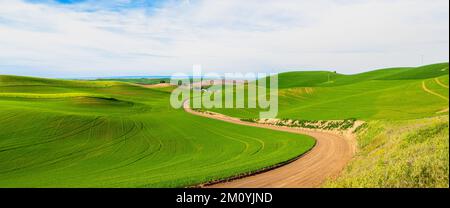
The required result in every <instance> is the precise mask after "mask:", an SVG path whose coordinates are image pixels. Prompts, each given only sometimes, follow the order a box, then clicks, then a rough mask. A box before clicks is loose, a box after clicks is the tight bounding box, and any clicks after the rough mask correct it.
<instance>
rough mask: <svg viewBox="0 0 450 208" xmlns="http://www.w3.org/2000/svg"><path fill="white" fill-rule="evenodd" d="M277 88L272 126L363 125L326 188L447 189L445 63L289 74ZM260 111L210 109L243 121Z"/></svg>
mask: <svg viewBox="0 0 450 208" xmlns="http://www.w3.org/2000/svg"><path fill="white" fill-rule="evenodd" d="M279 85H280V90H279V114H278V118H283V119H294V120H295V119H300V120H302V119H303V120H343V119H348V118H355V119H359V120H365V121H367V123H366V124H365V125H364V126H362V127H360V128H358V131H357V137H358V145H359V150H358V153H357V155H356V157H355V158H354V159H353V160H352V162H351V164H350V165H349V166H348V167H347V168H346V170H345V171H344V173H343V174H342V175H341V176H339V177H338V178H337V179H334V180H329V181H328V182H327V183H326V184H325V185H324V186H325V187H383V188H388V187H420V188H426V187H446V188H448V187H449V180H448V176H449V136H448V134H449V132H448V131H449V130H448V129H449V121H448V120H449V118H448V114H449V112H448V108H449V90H448V85H449V70H448V63H442V64H433V65H428V66H422V67H417V68H390V69H380V70H375V71H371V72H366V73H361V74H355V75H343V74H337V73H334V72H289V73H283V74H280V75H279ZM245 99H246V101H247V100H248V99H256V98H254V97H245ZM261 110H262V109H248V108H244V109H213V111H216V112H219V113H223V114H227V115H231V116H234V117H239V118H242V120H247V121H254V118H258V116H259V111H261Z"/></svg>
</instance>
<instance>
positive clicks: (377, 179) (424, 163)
mask: <svg viewBox="0 0 450 208" xmlns="http://www.w3.org/2000/svg"><path fill="white" fill-rule="evenodd" d="M448 119H449V118H448V116H443V117H435V118H426V119H416V120H405V121H370V122H369V123H368V124H367V125H366V126H365V127H364V128H361V129H360V130H359V131H358V133H357V135H358V144H359V152H358V154H357V156H356V157H355V158H354V159H353V161H352V162H351V164H350V165H349V166H348V167H347V168H346V170H345V171H344V173H343V174H342V175H341V176H340V177H339V178H338V179H335V180H330V181H328V182H327V183H326V184H325V187H381V188H389V187H404V188H408V187H409V188H432V187H441V188H448V187H449V181H448V176H449V146H448V145H449V136H448V135H449V132H448V129H449V128H448V127H449V120H448Z"/></svg>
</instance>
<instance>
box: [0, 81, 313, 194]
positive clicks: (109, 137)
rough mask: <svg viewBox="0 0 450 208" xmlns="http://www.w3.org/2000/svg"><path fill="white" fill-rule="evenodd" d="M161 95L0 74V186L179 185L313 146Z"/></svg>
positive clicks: (253, 167)
mask: <svg viewBox="0 0 450 208" xmlns="http://www.w3.org/2000/svg"><path fill="white" fill-rule="evenodd" d="M170 90H171V89H169V88H168V89H147V88H142V87H139V86H135V85H131V84H127V83H123V82H109V81H108V82H104V81H101V82H90V81H67V80H51V79H39V78H30V77H17V76H0V109H1V111H0V120H1V121H2V123H1V124H0V187H184V186H191V185H196V184H200V183H204V182H208V181H211V180H217V179H223V178H228V177H230V176H234V175H238V174H241V173H245V172H252V171H255V170H258V169H261V168H265V167H268V166H272V165H275V164H278V163H281V162H284V161H287V160H290V159H292V158H294V157H297V156H298V155H300V154H302V153H304V152H306V151H307V150H309V149H310V148H311V147H312V146H313V145H314V140H313V139H312V138H310V137H307V136H301V135H295V134H289V133H283V132H277V131H271V130H266V129H259V128H253V127H243V126H238V125H233V124H229V123H225V122H221V121H216V120H211V119H207V118H202V117H198V116H194V115H190V114H187V113H185V112H184V111H183V110H181V109H178V110H176V109H172V108H171V107H170V105H169V96H170Z"/></svg>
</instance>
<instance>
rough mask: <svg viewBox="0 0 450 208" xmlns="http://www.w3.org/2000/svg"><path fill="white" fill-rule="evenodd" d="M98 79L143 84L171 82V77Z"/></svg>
mask: <svg viewBox="0 0 450 208" xmlns="http://www.w3.org/2000/svg"><path fill="white" fill-rule="evenodd" d="M96 81H102V82H111V81H118V82H128V83H134V84H142V85H152V84H159V83H170V79H169V78H136V79H127V78H123V79H97V80H96Z"/></svg>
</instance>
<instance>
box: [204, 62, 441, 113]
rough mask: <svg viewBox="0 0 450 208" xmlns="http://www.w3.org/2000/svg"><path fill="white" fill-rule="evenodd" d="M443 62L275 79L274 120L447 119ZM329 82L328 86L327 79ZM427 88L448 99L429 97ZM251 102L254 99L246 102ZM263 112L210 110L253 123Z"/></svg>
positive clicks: (312, 73) (307, 73) (282, 75)
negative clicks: (277, 95)
mask: <svg viewBox="0 0 450 208" xmlns="http://www.w3.org/2000/svg"><path fill="white" fill-rule="evenodd" d="M448 73H449V72H448V63H443V64H434V65H429V66H423V67H418V68H391V69H381V70H376V71H371V72H366V73H362V74H356V75H342V74H335V73H333V72H289V73H284V74H280V75H279V86H280V90H279V113H278V118H292V119H299V120H339V119H348V118H356V119H360V120H379V119H394V120H403V119H415V118H423V117H432V116H436V115H448V112H443V113H438V112H441V111H442V110H443V109H445V108H448V88H445V87H443V86H440V85H438V84H437V82H436V80H435V79H438V80H440V82H441V83H444V84H446V85H447V86H448V79H449V78H448ZM329 75H330V79H329V81H328V76H329ZM423 82H425V83H426V86H427V88H429V89H430V90H432V91H433V92H436V93H438V94H440V95H442V96H444V97H446V98H447V99H443V98H442V97H439V96H436V95H433V94H430V93H428V92H426V91H425V90H424V89H423V88H422V84H423ZM245 99H246V101H247V99H256V98H247V97H246V98H245ZM261 110H262V109H249V108H244V109H213V111H216V112H219V113H222V114H226V115H230V116H234V117H239V118H258V117H259V112H260V111H261Z"/></svg>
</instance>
